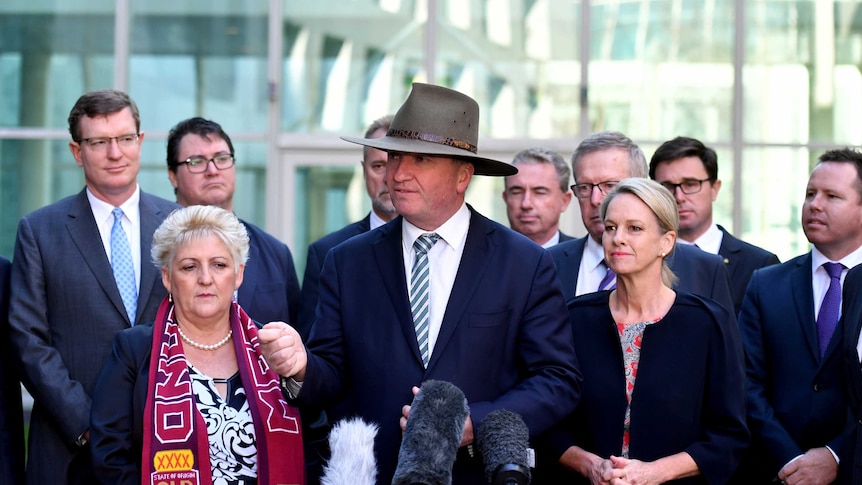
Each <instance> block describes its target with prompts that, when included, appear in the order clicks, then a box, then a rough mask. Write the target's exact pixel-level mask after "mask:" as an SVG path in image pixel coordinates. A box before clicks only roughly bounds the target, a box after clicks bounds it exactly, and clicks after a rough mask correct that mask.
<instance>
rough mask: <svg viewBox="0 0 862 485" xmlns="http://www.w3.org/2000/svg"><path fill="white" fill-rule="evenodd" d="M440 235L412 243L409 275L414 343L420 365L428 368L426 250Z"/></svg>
mask: <svg viewBox="0 0 862 485" xmlns="http://www.w3.org/2000/svg"><path fill="white" fill-rule="evenodd" d="M438 239H440V235H439V234H437V233H430V234H423V235H421V236H419V237H418V238H417V239H416V242H414V243H413V250H414V251H416V260H415V261H413V271H412V272H411V273H410V312H411V313H413V327H414V328H415V329H416V341H417V342H418V343H419V352H420V353H421V354H422V364H423V365H425V367H428V360H429V359H430V358H431V354H430V353H429V352H428V330H429V327H430V320H431V318H430V315H429V309H428V307H429V293H430V291H429V287H430V286H431V277H430V273H431V268H430V267H429V266H428V250H429V249H431V248H432V247H433V246H434V244H435V243H436V242H437V240H438Z"/></svg>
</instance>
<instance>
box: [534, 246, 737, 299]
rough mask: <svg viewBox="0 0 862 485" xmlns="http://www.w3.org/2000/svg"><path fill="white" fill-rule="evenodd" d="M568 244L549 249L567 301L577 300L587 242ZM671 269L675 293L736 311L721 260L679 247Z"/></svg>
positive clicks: (697, 250) (696, 250) (695, 249)
mask: <svg viewBox="0 0 862 485" xmlns="http://www.w3.org/2000/svg"><path fill="white" fill-rule="evenodd" d="M588 237H590V236H584V237H582V238H580V239H575V240H573V241H567V242H564V243H562V242H561V243H560V244H557V245H556V246H554V247H552V248H550V249H548V251H549V252H550V253H551V257H552V258H553V259H554V264H556V265H557V272H558V274H559V276H560V284H561V286H562V289H563V295H565V297H566V299H571V298H574V296H575V290H577V288H578V271H579V270H580V267H581V259H582V258H583V256H584V248H585V247H586V245H587V238H588ZM667 262H668V265H669V266H670V269H672V270H673V272H674V273H675V274H676V275H677V277H678V278H679V281H677V283H676V285H674V287H673V289H674V290H680V291H685V292H687V293H693V294H695V295H699V296H703V297H706V298H710V299H712V300H715V301H717V302H718V303H720V304H721V306H723V307H725V308H727V309H728V311H733V299H732V298H731V294H730V278H729V277H728V275H727V270H725V268H724V263H723V262H722V260H721V257H719V256H716V255H715V254H709V253H707V252H706V251H701V250H700V249H698V248H696V247H693V246H686V245H685V244H677V245H676V249H674V251H673V253H671V255H670V256H668V258H667Z"/></svg>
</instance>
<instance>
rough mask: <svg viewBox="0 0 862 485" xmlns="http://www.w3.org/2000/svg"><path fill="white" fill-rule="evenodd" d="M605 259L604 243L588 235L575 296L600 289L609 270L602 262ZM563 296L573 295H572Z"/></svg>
mask: <svg viewBox="0 0 862 485" xmlns="http://www.w3.org/2000/svg"><path fill="white" fill-rule="evenodd" d="M604 260H605V250H604V249H603V248H602V245H601V244H599V243H597V242H595V241H594V240H593V238H592V237H590V236H587V244H586V246H584V255H583V257H581V266H580V267H579V268H578V285H577V287H576V288H575V296H581V295H584V294H586V293H594V292H595V291H598V289H599V284H600V283H601V282H602V280H603V279H604V277H605V275H606V274H607V272H608V267H607V266H605V264H604V263H603V262H602V261H604ZM563 296H565V297H566V298H570V297H571V295H563Z"/></svg>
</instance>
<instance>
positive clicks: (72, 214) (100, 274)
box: [66, 190, 143, 323]
mask: <svg viewBox="0 0 862 485" xmlns="http://www.w3.org/2000/svg"><path fill="white" fill-rule="evenodd" d="M66 229H67V230H68V231H69V237H71V238H72V242H73V243H74V244H75V247H77V248H78V251H79V252H80V253H81V257H82V258H83V259H84V261H85V262H86V263H87V266H88V267H89V268H90V271H92V272H93V274H94V275H95V276H96V281H98V282H99V286H100V287H101V288H102V291H104V292H105V294H106V295H108V299H109V300H111V303H113V304H114V307H116V309H117V312H118V313H119V314H120V315H122V316H123V318H124V319H125V320H126V322H127V323H130V322H129V316H128V315H127V314H126V307H125V305H123V298H122V297H121V296H120V290H119V289H117V283H116V282H115V281H114V272H113V271H112V270H111V263H110V262H109V261H108V256H107V253H106V252H105V245H104V244H103V243H102V236H101V235H100V234H99V227H98V226H97V225H96V219H95V218H93V211H92V209H90V202H89V201H88V200H87V193H86V190H82V191H81V192H80V193H79V194H78V196H77V197H75V198H74V199H72V204H71V206H70V207H69V219H68V221H67V222H66ZM142 281H143V280H142ZM138 307H139V308H140V305H138Z"/></svg>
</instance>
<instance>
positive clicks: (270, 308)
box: [237, 221, 299, 325]
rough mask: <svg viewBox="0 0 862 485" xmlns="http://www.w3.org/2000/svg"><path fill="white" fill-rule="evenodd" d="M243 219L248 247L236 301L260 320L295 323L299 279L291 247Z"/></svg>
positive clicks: (251, 315) (249, 313) (297, 311)
mask: <svg viewBox="0 0 862 485" xmlns="http://www.w3.org/2000/svg"><path fill="white" fill-rule="evenodd" d="M241 222H242V223H243V224H244V225H245V227H246V231H247V232H248V240H249V250H248V262H246V265H245V273H243V280H242V285H241V286H240V287H239V298H238V300H237V302H238V303H239V304H240V305H241V306H242V307H243V309H245V311H246V313H248V316H249V317H251V318H253V319H254V320H256V321H258V322H266V323H268V322H275V321H281V322H287V323H290V324H291V325H293V324H294V323H295V322H296V318H297V314H298V313H299V280H298V279H297V278H296V267H294V265H293V256H291V254H290V249H288V248H287V246H286V245H285V244H284V243H283V242H281V241H279V240H278V239H276V238H275V237H273V236H271V235H270V234H268V233H266V232H264V231H263V229H261V228H259V227H257V226H255V225H253V224H249V223H248V222H245V221H241Z"/></svg>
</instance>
